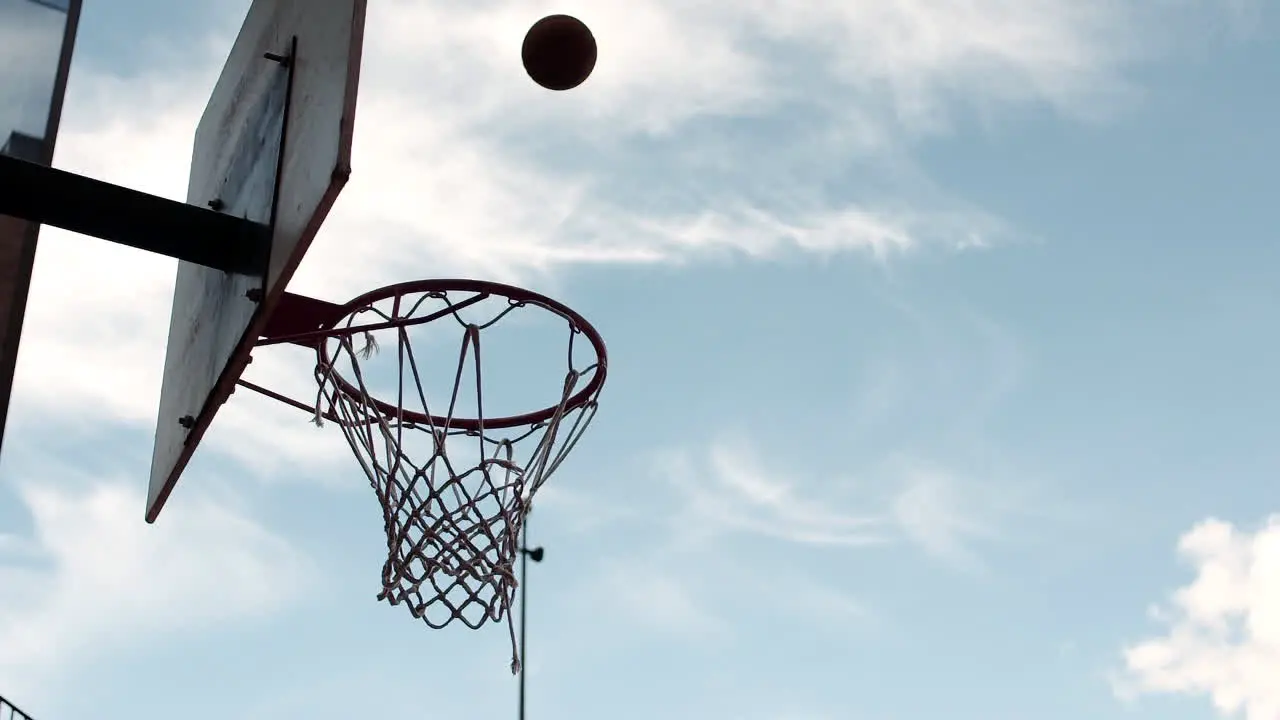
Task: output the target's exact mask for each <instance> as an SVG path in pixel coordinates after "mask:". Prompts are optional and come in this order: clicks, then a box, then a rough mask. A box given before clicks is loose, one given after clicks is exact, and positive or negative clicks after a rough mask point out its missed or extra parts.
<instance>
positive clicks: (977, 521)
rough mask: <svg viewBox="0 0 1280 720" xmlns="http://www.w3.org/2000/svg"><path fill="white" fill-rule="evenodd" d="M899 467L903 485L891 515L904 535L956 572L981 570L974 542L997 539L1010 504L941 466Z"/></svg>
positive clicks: (910, 463) (981, 484)
mask: <svg viewBox="0 0 1280 720" xmlns="http://www.w3.org/2000/svg"><path fill="white" fill-rule="evenodd" d="M896 465H897V466H898V470H897V472H898V474H899V475H900V477H901V485H900V490H899V492H898V494H897V495H896V496H895V497H894V498H893V501H892V503H891V506H890V511H889V512H890V514H891V515H892V516H893V518H894V520H895V521H896V523H897V524H898V526H899V527H900V528H901V530H902V532H903V533H904V534H905V535H906V537H907V538H908V539H909V540H910V541H912V542H913V543H915V544H916V545H918V546H920V548H921V549H923V550H924V551H925V552H926V553H928V554H929V555H932V556H934V557H936V558H938V559H940V560H942V561H944V562H946V563H948V564H950V565H952V566H953V567H955V568H958V569H965V570H979V569H981V568H982V567H983V564H982V561H981V559H980V557H979V555H978V553H977V552H976V551H975V549H974V544H975V543H977V542H979V541H983V540H992V539H995V538H997V537H999V532H998V527H999V525H1000V522H1001V520H1003V519H1004V517H1003V516H1004V515H1005V514H1006V513H1008V512H1009V511H1010V510H1011V508H1010V507H1008V506H1007V505H1008V504H1009V503H1007V502H1001V501H999V500H998V499H997V498H996V497H994V496H995V495H996V493H994V492H993V491H992V489H991V488H990V487H988V486H987V484H986V483H984V482H979V481H975V480H973V479H971V478H965V479H961V478H958V477H957V476H956V475H955V474H954V473H953V472H952V471H950V470H947V469H945V468H943V467H940V466H937V465H933V464H928V463H923V462H920V461H917V460H912V461H902V462H898V463H896Z"/></svg>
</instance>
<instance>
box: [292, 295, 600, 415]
mask: <svg viewBox="0 0 1280 720" xmlns="http://www.w3.org/2000/svg"><path fill="white" fill-rule="evenodd" d="M431 292H445V293H448V292H476V293H484V294H486V295H490V296H498V297H502V298H506V299H507V300H511V301H514V302H517V303H521V304H526V305H536V306H538V307H541V308H542V309H544V310H547V311H549V312H553V313H555V314H557V315H559V316H560V317H562V318H564V319H565V320H567V321H568V322H569V324H570V326H571V327H572V328H573V329H574V330H576V331H577V332H580V333H582V334H583V335H584V336H585V337H586V338H587V341H588V342H590V343H591V347H592V348H593V349H594V350H595V353H596V363H595V372H594V374H593V377H592V378H591V382H589V383H587V386H586V387H584V388H583V389H582V390H580V391H578V392H577V393H575V394H574V395H573V396H572V397H570V398H569V400H568V401H566V402H565V403H564V411H565V412H568V411H569V410H573V409H576V408H579V407H582V406H584V405H587V404H588V403H590V402H591V401H592V399H593V398H594V397H595V396H596V395H598V394H599V392H600V389H601V387H603V385H604V379H605V374H606V372H607V370H608V366H609V358H608V352H607V350H606V348H605V344H604V338H603V337H601V336H600V333H599V331H597V330H596V329H595V326H593V325H592V324H591V323H589V322H587V319H586V318H584V317H582V316H581V315H579V314H578V312H577V311H575V310H574V309H573V308H571V307H569V306H567V305H565V304H563V303H561V302H558V301H556V300H553V299H551V298H549V297H547V296H546V295H543V294H541V293H536V292H534V291H532V290H526V289H524V288H521V287H516V286H515V285H506V284H503V283H497V282H490V281H487V280H466V279H458V278H445V279H435V280H411V281H409V282H403V283H396V284H395V285H387V286H385V287H380V288H377V289H375V290H370V291H369V292H366V293H364V294H363V295H360V296H359V297H356V298H354V299H352V300H351V301H350V302H348V303H346V304H344V305H341V306H340V307H338V308H337V309H336V310H335V311H334V312H335V317H334V319H333V320H332V321H331V322H329V323H326V324H325V326H324V327H323V328H322V329H321V332H331V331H333V330H335V329H337V326H338V324H339V323H340V322H342V321H343V320H346V319H347V318H349V317H351V316H353V315H355V313H356V312H357V311H359V310H361V309H363V308H367V307H369V306H370V305H372V304H373V303H375V302H378V301H379V300H389V299H391V298H395V297H403V296H404V295H410V294H415V293H431ZM316 357H317V359H318V360H319V361H320V363H321V365H322V366H324V367H333V365H332V363H331V362H330V360H331V358H330V357H329V354H328V351H327V343H326V342H325V341H324V339H321V340H319V341H318V342H317V343H316ZM330 377H332V378H333V382H334V385H335V387H337V389H338V391H339V392H341V393H342V394H343V395H345V396H346V397H348V398H350V399H352V400H357V401H359V402H360V403H361V404H364V405H372V406H373V407H374V408H376V409H377V410H378V412H380V413H382V414H383V415H385V416H387V417H395V418H400V419H403V420H408V421H410V422H414V423H417V424H420V425H432V426H447V427H449V428H456V429H458V430H465V431H476V430H481V429H483V428H491V429H495V430H499V429H502V428H512V427H519V426H521V425H536V424H538V423H540V422H543V421H545V420H548V419H550V418H551V417H552V416H554V415H555V414H556V412H558V411H560V408H561V406H560V405H559V404H556V405H551V406H548V407H545V408H543V409H541V410H535V411H533V412H527V413H523V414H520V415H508V416H505V417H496V418H485V420H484V422H483V423H481V422H480V420H479V418H456V417H455V418H445V417H441V416H439V415H426V414H424V413H420V412H417V411H416V410H408V409H405V408H400V407H396V406H395V405H391V404H389V403H386V402H384V401H382V400H379V399H377V398H375V397H368V399H367V400H366V399H365V398H366V396H365V395H364V393H362V392H361V391H360V389H359V388H357V387H355V386H354V385H352V384H351V383H350V382H348V381H347V379H346V378H344V377H343V376H342V375H341V374H340V373H338V372H337V370H336V369H335V370H334V371H333V372H332V373H331V374H330Z"/></svg>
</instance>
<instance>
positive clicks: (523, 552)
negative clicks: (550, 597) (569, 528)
mask: <svg viewBox="0 0 1280 720" xmlns="http://www.w3.org/2000/svg"><path fill="white" fill-rule="evenodd" d="M542 555H543V550H542V548H541V547H536V548H530V547H529V523H528V519H527V518H526V520H525V525H524V531H523V537H522V538H521V540H520V714H519V720H524V676H525V673H527V672H528V671H529V665H528V663H527V662H526V658H527V657H528V653H527V652H526V649H527V648H528V645H527V641H526V639H525V638H526V637H527V628H528V626H529V623H528V611H527V608H528V607H529V603H528V602H527V598H528V592H529V559H530V558H533V561H534V562H536V563H538V562H542Z"/></svg>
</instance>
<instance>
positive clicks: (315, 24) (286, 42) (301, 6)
mask: <svg viewBox="0 0 1280 720" xmlns="http://www.w3.org/2000/svg"><path fill="white" fill-rule="evenodd" d="M366 1H367V0H253V4H252V5H251V6H250V8H249V12H248V14H247V15H246V16H245V20H244V25H243V26H242V27H241V29H240V34H239V35H238V37H237V38H236V41H235V44H234V46H233V47H232V49H231V53H230V55H229V56H228V57H227V62H226V65H225V66H224V67H223V70H222V74H221V76H220V77H219V78H218V82H217V84H216V85H215V87H214V90H213V94H212V95H211V97H210V99H209V104H208V105H207V107H206V108H205V112H204V115H203V116H202V117H201V119H200V124H199V126H198V127H197V129H196V135H195V146H194V150H193V154H192V161H191V177H190V181H189V184H188V188H187V202H188V203H191V204H195V205H201V206H207V207H211V208H213V209H214V210H218V211H220V212H224V213H231V214H234V215H236V216H239V217H243V218H246V219H249V220H253V221H255V222H261V223H265V224H268V225H270V226H271V228H272V230H271V233H270V235H271V248H270V254H269V257H265V256H264V262H263V263H262V267H261V268H260V271H258V272H255V273H251V274H247V275H240V274H235V273H227V272H223V271H220V270H213V269H210V268H207V267H204V266H201V265H196V264H193V263H186V262H182V263H180V264H179V267H178V276H177V283H176V285H175V288H174V296H173V314H172V316H171V320H170V327H169V341H168V350H167V353H166V356H165V365H164V379H163V385H162V386H161V391H160V411H159V415H158V418H157V423H156V443H155V450H154V452H153V455H152V461H151V481H150V486H149V488H148V492H147V511H146V519H147V522H155V520H156V517H157V516H158V515H159V513H160V511H161V509H162V508H163V507H164V504H165V501H166V500H167V499H168V497H169V494H170V493H171V492H172V491H173V488H174V485H175V484H176V483H177V481H178V478H179V476H181V474H182V471H183V469H184V468H185V467H186V465H187V463H188V461H189V460H190V459H191V456H192V453H194V452H195V449H196V447H197V446H198V445H199V443H200V440H201V438H202V437H203V436H204V433H205V431H206V430H207V429H208V427H209V424H210V423H211V422H212V421H213V418H214V416H215V414H216V413H217V412H218V410H219V408H220V407H221V406H222V404H223V403H224V402H226V400H227V398H228V397H229V396H230V395H231V392H232V390H233V389H234V388H235V384H236V381H237V380H238V379H239V378H240V375H241V374H242V373H243V372H244V369H245V366H246V365H247V364H248V362H249V355H250V352H251V351H252V350H253V346H254V342H255V341H256V340H257V338H258V336H259V335H260V334H261V333H262V331H263V329H264V328H265V326H266V323H267V321H268V320H269V319H270V317H271V314H272V312H273V311H274V309H275V308H276V306H277V305H278V304H279V302H280V299H281V297H282V296H283V294H284V292H285V288H286V286H287V285H288V283H289V279H290V278H291V277H292V276H293V273H294V271H295V270H296V269H297V268H298V265H299V263H300V262H301V261H302V258H303V256H305V255H306V253H307V250H308V248H309V247H310V244H311V241H312V239H313V238H314V237H315V235H316V232H317V231H318V230H319V229H320V225H321V223H322V222H323V221H324V218H325V216H326V215H327V214H328V212H329V209H330V208H331V207H332V206H333V203H334V201H335V200H336V199H337V196H338V193H339V192H340V191H341V190H342V187H343V185H344V184H345V183H346V181H347V178H348V177H349V176H350V173H351V167H350V160H351V140H352V130H353V127H354V122H355V108H356V89H357V85H358V82H359V76H360V56H361V49H362V46H363V43H364V20H365V7H366Z"/></svg>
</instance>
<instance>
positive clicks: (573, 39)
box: [520, 15, 596, 90]
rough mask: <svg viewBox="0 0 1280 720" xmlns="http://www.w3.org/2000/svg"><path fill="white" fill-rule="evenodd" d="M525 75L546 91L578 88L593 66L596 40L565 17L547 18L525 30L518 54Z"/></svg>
mask: <svg viewBox="0 0 1280 720" xmlns="http://www.w3.org/2000/svg"><path fill="white" fill-rule="evenodd" d="M520 56H521V59H522V60H523V61H524V69H525V72H527V73H529V77H531V78H533V81H534V82H536V83H538V84H539V85H541V86H542V87H544V88H547V89H548V90H571V89H573V88H576V87H578V86H579V85H581V84H582V83H583V82H584V81H585V80H586V79H587V78H588V77H589V76H590V75H591V71H592V70H593V69H595V66H596V39H595V37H594V36H592V34H591V30H590V29H589V28H587V26H586V25H585V24H583V22H582V21H581V20H579V19H577V18H575V17H570V16H569V15H548V16H547V17H544V18H542V19H541V20H539V21H538V22H536V23H534V24H533V27H531V28H529V32H528V33H527V34H526V35H525V36H524V46H523V47H522V48H521V51H520Z"/></svg>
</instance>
